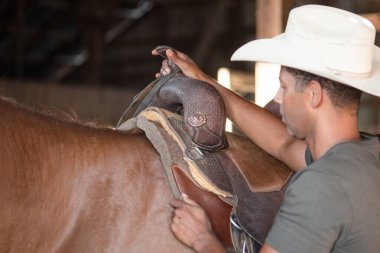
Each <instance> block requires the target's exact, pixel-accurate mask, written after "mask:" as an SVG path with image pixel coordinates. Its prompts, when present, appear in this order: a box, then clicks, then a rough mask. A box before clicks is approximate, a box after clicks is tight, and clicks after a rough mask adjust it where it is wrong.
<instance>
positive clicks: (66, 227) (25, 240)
mask: <svg viewBox="0 0 380 253" xmlns="http://www.w3.org/2000/svg"><path fill="white" fill-rule="evenodd" d="M0 114H1V115H2V116H3V120H2V121H1V122H0V136H1V139H0V200H1V202H2V208H1V209H0V252H168V251H169V252H172V251H173V252H174V251H181V252H182V251H184V250H186V248H185V247H184V246H183V245H181V244H180V243H179V242H178V241H177V240H176V239H175V238H174V237H173V235H172V233H171V231H170V229H169V226H170V219H171V211H172V209H171V207H170V206H169V201H170V200H171V199H172V198H173V196H172V193H171V192H170V190H169V186H168V183H167V180H166V178H165V175H164V172H163V171H162V165H161V161H160V159H159V156H158V155H157V153H156V151H155V150H154V149H153V147H152V146H151V144H150V143H149V142H148V141H147V139H146V138H145V137H144V136H143V135H133V136H132V135H126V134H122V133H117V132H115V131H114V130H106V129H94V128H90V127H86V126H81V125H78V124H75V123H71V122H62V121H60V120H58V119H54V118H51V117H46V116H44V115H41V114H38V113H33V112H30V111H28V110H25V109H22V108H19V107H18V106H14V105H11V104H9V103H6V102H3V101H1V100H0Z"/></svg>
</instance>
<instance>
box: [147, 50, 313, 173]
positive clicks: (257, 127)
mask: <svg viewBox="0 0 380 253" xmlns="http://www.w3.org/2000/svg"><path fill="white" fill-rule="evenodd" d="M152 53H153V54H154V55H157V52H156V51H153V52H152ZM166 54H167V57H168V58H169V59H170V60H171V61H173V62H174V63H175V64H177V65H178V66H179V67H180V68H181V70H182V72H183V73H184V74H185V75H186V76H188V77H191V78H195V79H199V80H202V81H205V82H207V83H209V84H211V85H212V86H213V87H214V88H215V89H216V90H217V91H218V92H219V93H220V95H221V96H222V98H223V101H224V104H225V107H226V112H227V117H228V118H229V119H230V120H231V121H232V122H234V124H235V125H236V126H237V127H239V129H240V130H241V131H243V132H244V133H245V134H246V135H247V136H248V137H249V138H250V139H251V140H252V141H253V142H254V143H256V144H257V145H258V146H259V147H261V148H262V149H263V150H265V151H266V152H267V153H269V154H271V155H272V156H274V157H276V158H278V159H280V160H281V161H284V162H285V163H286V164H287V165H288V166H289V167H290V168H292V169H293V170H299V169H302V168H304V167H305V166H306V164H305V159H304V153H305V149H306V143H305V142H304V141H300V140H297V139H295V138H293V137H292V136H290V135H289V133H288V131H287V128H286V126H285V124H284V123H283V122H282V121H281V120H279V119H278V118H277V117H276V116H274V115H273V114H272V113H270V112H269V111H267V110H265V109H263V108H261V107H260V106H257V105H255V104H253V103H251V102H249V101H247V100H245V99H244V98H242V97H240V96H239V95H237V94H236V93H234V92H232V91H231V90H229V89H227V88H225V87H223V86H222V85H220V84H219V83H218V82H217V81H215V80H214V79H213V78H211V77H210V76H208V75H206V74H205V73H204V72H203V71H202V70H201V69H199V67H198V66H197V65H196V63H195V62H194V61H193V60H191V59H190V58H189V57H188V56H187V55H185V54H183V53H181V52H179V51H177V52H176V53H174V52H173V51H172V50H170V49H169V50H167V52H166ZM170 71H171V70H170V68H169V66H168V63H167V61H164V62H163V65H162V67H161V70H160V73H159V74H157V75H156V76H157V77H158V76H160V75H166V74H169V73H170Z"/></svg>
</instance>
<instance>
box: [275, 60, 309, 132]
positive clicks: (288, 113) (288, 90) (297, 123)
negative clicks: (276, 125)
mask: <svg viewBox="0 0 380 253" xmlns="http://www.w3.org/2000/svg"><path fill="white" fill-rule="evenodd" d="M305 89H307V88H305ZM275 101H276V102H277V103H279V104H280V112H281V115H282V121H283V122H284V123H285V124H286V126H287V128H288V132H289V134H290V135H292V136H294V137H295V138H297V139H304V138H305V137H306V135H307V134H308V132H309V130H310V122H311V121H310V113H309V111H308V108H309V107H308V104H307V103H308V101H307V96H306V93H305V92H304V91H300V90H297V89H296V79H295V78H294V77H293V76H292V74H291V73H289V72H288V71H287V70H286V68H284V67H282V68H281V71H280V88H279V89H278V91H277V94H276V97H275Z"/></svg>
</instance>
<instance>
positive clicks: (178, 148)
mask: <svg viewBox="0 0 380 253" xmlns="http://www.w3.org/2000/svg"><path fill="white" fill-rule="evenodd" d="M169 121H179V122H181V121H183V117H182V116H180V115H178V114H175V113H172V112H169V111H167V110H165V109H161V108H157V107H148V108H147V109H145V110H144V111H142V112H141V113H140V114H139V115H138V116H137V117H135V118H131V119H129V120H127V121H126V122H124V123H123V124H121V125H120V127H118V128H117V130H119V131H123V132H127V133H133V134H136V133H143V132H144V133H145V135H146V136H147V138H148V139H149V140H150V142H151V143H152V144H153V146H154V147H155V149H156V150H157V152H158V153H159V154H160V157H161V160H162V163H163V166H164V168H165V172H166V175H167V177H168V180H169V183H170V185H171V187H172V190H173V193H174V195H175V197H177V198H180V197H181V194H180V191H179V190H178V188H177V187H175V185H176V184H175V179H174V177H173V173H171V166H172V165H173V164H177V165H178V166H179V167H180V168H181V169H182V170H183V171H184V173H186V174H187V175H188V177H189V178H190V179H191V180H192V181H193V182H194V184H195V185H197V186H198V187H201V188H202V189H205V190H207V191H210V192H212V193H214V194H216V195H218V196H220V197H222V198H225V199H226V200H227V199H230V198H232V194H231V190H229V188H228V186H223V185H216V184H215V183H214V182H213V181H211V180H210V178H209V177H208V176H207V175H206V174H205V173H204V171H203V170H201V169H200V168H199V166H198V164H197V162H196V161H194V160H192V159H190V158H189V157H188V156H187V155H185V154H186V152H187V149H188V148H187V146H186V145H185V143H184V141H183V139H182V138H181V137H180V136H179V134H178V133H177V131H176V130H175V129H174V128H173V125H172V124H171V123H170V122H169ZM210 155H211V154H210ZM219 176H220V175H219ZM224 181H225V180H223V176H221V178H220V179H218V180H215V182H218V183H220V182H224ZM227 184H228V182H227Z"/></svg>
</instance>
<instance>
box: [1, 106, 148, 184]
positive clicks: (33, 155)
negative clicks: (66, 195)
mask: <svg viewBox="0 0 380 253" xmlns="http://www.w3.org/2000/svg"><path fill="white" fill-rule="evenodd" d="M0 115H1V116H2V119H1V121H0V133H1V139H0V143H1V145H0V165H4V164H7V165H8V166H7V168H1V169H2V170H3V173H4V169H5V170H7V171H8V172H12V171H13V172H14V173H15V174H16V175H17V177H12V178H13V179H14V180H23V181H28V184H30V183H32V182H33V180H35V181H37V182H36V183H38V184H46V183H47V182H46V181H49V180H50V179H49V178H50V177H53V176H56V175H58V174H61V175H64V174H67V175H70V176H71V177H76V176H79V175H85V177H91V175H95V174H97V175H105V174H107V173H111V172H110V170H118V169H120V170H122V169H125V168H126V167H127V166H128V163H130V162H131V161H134V162H135V163H136V162H139V160H141V161H142V160H143V159H146V157H145V156H142V155H140V154H139V153H140V152H141V149H139V148H138V146H139V145H142V146H143V147H142V148H144V149H145V150H144V151H143V152H148V151H151V150H146V149H147V147H146V145H147V144H146V141H145V140H142V139H143V137H141V136H130V135H123V134H118V133H116V132H115V131H113V130H110V129H102V130H101V129H95V128H91V127H86V126H81V125H79V124H76V123H72V122H64V121H61V120H59V119H56V118H53V117H48V116H46V115H43V114H40V113H36V112H33V111H31V110H28V109H25V108H21V107H19V106H17V105H13V104H10V103H8V102H4V101H1V100H0ZM148 153H149V152H148ZM150 153H151V152H150ZM142 172H143V171H142V170H137V171H131V173H135V174H136V173H142ZM9 183H10V182H9ZM20 183H22V184H25V182H20Z"/></svg>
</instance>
